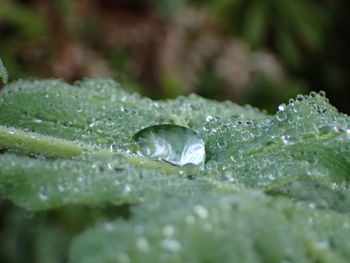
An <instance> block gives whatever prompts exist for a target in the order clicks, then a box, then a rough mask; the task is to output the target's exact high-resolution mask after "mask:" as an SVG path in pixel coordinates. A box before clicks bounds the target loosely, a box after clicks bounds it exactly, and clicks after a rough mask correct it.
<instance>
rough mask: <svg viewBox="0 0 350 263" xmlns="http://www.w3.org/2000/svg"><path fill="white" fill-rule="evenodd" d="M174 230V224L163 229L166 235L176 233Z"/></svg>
mask: <svg viewBox="0 0 350 263" xmlns="http://www.w3.org/2000/svg"><path fill="white" fill-rule="evenodd" d="M174 232H175V228H174V226H173V225H166V226H165V227H164V228H163V230H162V233H163V235H164V236H166V237H170V236H172V235H174Z"/></svg>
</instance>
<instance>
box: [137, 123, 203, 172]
mask: <svg viewBox="0 0 350 263" xmlns="http://www.w3.org/2000/svg"><path fill="white" fill-rule="evenodd" d="M133 138H134V140H135V141H136V142H137V144H138V151H139V152H140V153H141V154H143V155H145V156H148V157H151V158H154V159H157V160H163V161H166V162H169V163H171V164H174V165H178V166H184V165H186V164H194V165H204V161H205V146H204V141H203V140H202V139H201V138H199V136H198V134H197V133H195V132H194V131H193V130H191V129H189V128H186V127H182V126H178V125H173V124H162V125H153V126H150V127H147V128H145V129H143V130H141V131H139V132H137V133H136V134H135V135H134V137H133Z"/></svg>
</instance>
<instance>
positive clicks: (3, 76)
mask: <svg viewBox="0 0 350 263" xmlns="http://www.w3.org/2000/svg"><path fill="white" fill-rule="evenodd" d="M0 80H1V81H2V82H3V83H4V84H6V83H7V81H8V73H7V70H6V68H5V66H4V64H3V63H2V60H1V58H0Z"/></svg>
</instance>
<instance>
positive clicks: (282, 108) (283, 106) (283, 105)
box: [278, 103, 287, 111]
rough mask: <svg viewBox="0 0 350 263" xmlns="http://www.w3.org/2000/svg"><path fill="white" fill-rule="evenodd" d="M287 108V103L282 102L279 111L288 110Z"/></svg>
mask: <svg viewBox="0 0 350 263" xmlns="http://www.w3.org/2000/svg"><path fill="white" fill-rule="evenodd" d="M286 108H287V106H286V104H285V103H282V104H280V105H279V106H278V110H279V111H284V110H286Z"/></svg>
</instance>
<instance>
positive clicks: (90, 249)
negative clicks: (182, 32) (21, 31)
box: [0, 79, 350, 262]
mask: <svg viewBox="0 0 350 263" xmlns="http://www.w3.org/2000/svg"><path fill="white" fill-rule="evenodd" d="M0 108H1V111H0V192H1V193H2V194H3V195H4V196H5V197H6V198H8V199H10V200H11V201H13V202H14V203H15V204H17V205H18V206H20V207H23V208H25V209H28V210H34V211H41V210H52V209H58V208H61V207H62V208H64V207H69V206H74V207H79V206H86V207H89V208H88V209H95V208H101V207H104V206H110V207H113V208H117V209H118V207H120V206H124V207H127V208H128V209H129V208H131V213H130V215H129V217H128V218H127V219H125V220H116V221H115V220H113V219H118V218H120V216H118V215H116V216H115V217H113V218H111V220H113V221H112V222H110V221H106V218H105V217H104V216H103V215H101V217H98V218H96V219H95V221H96V222H99V225H97V226H96V227H95V228H92V229H90V230H87V231H86V232H85V233H83V234H82V235H81V236H80V237H78V238H77V239H76V240H75V241H74V243H73V246H72V247H71V262H101V261H102V262H109V261H111V262H164V261H171V262H195V261H198V262H231V261H232V262H238V261H239V262H283V261H294V262H346V260H347V259H348V258H349V252H348V251H350V249H349V247H348V242H346V241H347V238H348V236H349V234H350V233H348V231H349V224H350V222H349V217H348V213H349V212H350V211H349V205H348V204H349V200H350V197H349V196H350V195H349V190H348V185H349V179H350V178H349V176H350V174H349V171H350V155H349V152H350V120H349V116H347V115H344V114H341V113H339V112H338V111H337V110H336V109H335V108H334V107H332V106H331V105H330V104H329V102H328V100H327V99H326V98H325V96H324V93H322V92H321V93H319V94H317V93H314V92H312V93H310V95H307V96H302V95H298V96H297V98H296V99H295V100H294V99H291V100H290V101H289V103H288V105H286V104H281V105H280V106H279V107H278V111H277V113H276V114H275V115H274V116H269V115H266V114H265V113H264V112H261V111H259V110H257V109H254V108H252V107H250V106H244V107H241V106H238V105H236V104H233V103H231V102H214V101H210V100H207V99H203V98H201V97H199V96H196V95H190V96H188V97H179V98H177V99H174V100H165V101H152V100H150V99H148V98H143V97H141V96H139V95H138V94H130V93H128V92H126V91H124V90H123V89H122V88H121V87H120V86H119V84H118V83H116V82H115V81H112V80H103V79H87V80H84V81H81V82H78V83H76V84H75V85H69V84H66V83H64V82H62V81H59V80H42V81H17V82H13V83H11V84H9V85H6V86H5V88H4V89H2V90H1V91H0ZM179 125H181V126H183V127H179ZM147 127H149V128H147ZM154 127H167V129H163V131H162V133H160V132H159V131H158V130H157V129H154ZM184 127H188V128H184ZM140 131H141V132H140ZM139 132H140V133H139ZM146 133H148V134H147V136H149V135H151V134H152V135H154V136H155V137H154V138H155V139H156V140H157V139H159V137H163V138H167V140H168V142H169V141H171V140H174V142H171V144H172V145H173V144H176V143H177V142H179V141H180V139H181V140H182V142H188V140H192V139H195V141H197V142H199V141H204V143H205V151H206V163H205V165H204V168H203V169H197V168H196V167H195V166H190V167H188V166H187V165H185V166H184V167H178V166H174V165H171V164H169V163H168V162H170V161H171V160H170V159H166V158H163V159H165V161H166V162H164V161H158V160H154V158H151V157H149V156H147V154H144V155H141V154H138V153H136V154H135V153H133V149H134V146H135V141H134V140H133V136H134V135H135V134H137V135H136V139H137V138H141V137H142V138H144V139H147V138H148V137H147V136H145V135H146ZM175 135H176V136H175ZM184 135H185V136H184ZM182 136H184V137H185V138H183V137H182ZM192 136H194V137H192ZM180 137H181V138H180ZM178 138H180V139H178ZM185 144H186V143H183V144H179V145H177V146H180V147H179V148H180V149H183V146H184V145H185ZM201 145H202V144H201ZM161 158H162V157H161ZM262 191H264V192H265V193H263V192H262ZM278 196H284V198H280V197H278ZM288 199H289V200H288ZM55 211H58V210H55ZM69 223H70V222H62V224H69ZM140 229H141V230H140ZM80 231H81V230H80ZM139 231H141V232H139ZM74 235H75V234H74ZM51 244H54V243H51ZM42 249H44V248H42ZM146 250H147V251H146ZM38 253H42V250H41V251H39V252H38ZM61 253H62V252H60V254H61Z"/></svg>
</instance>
